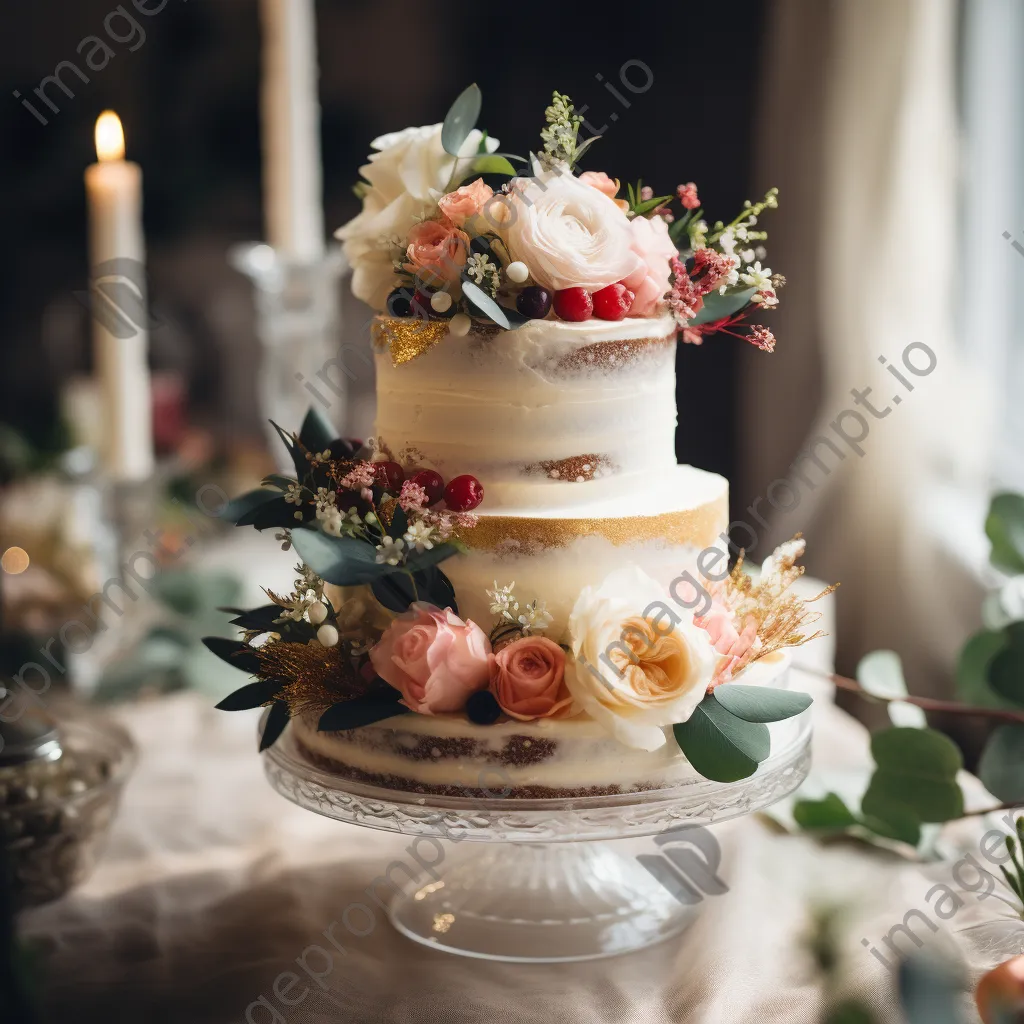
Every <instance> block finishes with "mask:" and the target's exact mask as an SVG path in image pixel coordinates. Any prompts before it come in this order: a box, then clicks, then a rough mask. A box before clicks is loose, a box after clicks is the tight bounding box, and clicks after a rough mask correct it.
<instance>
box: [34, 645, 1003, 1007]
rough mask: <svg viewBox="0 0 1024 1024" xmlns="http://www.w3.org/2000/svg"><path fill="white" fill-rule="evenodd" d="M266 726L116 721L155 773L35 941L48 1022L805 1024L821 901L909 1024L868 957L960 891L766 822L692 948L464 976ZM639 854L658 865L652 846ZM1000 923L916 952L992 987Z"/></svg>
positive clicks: (805, 659) (828, 727)
mask: <svg viewBox="0 0 1024 1024" xmlns="http://www.w3.org/2000/svg"><path fill="white" fill-rule="evenodd" d="M830 658H831V650H830V648H829V646H828V645H827V643H823V642H816V643H815V645H812V646H810V647H808V648H805V649H803V650H802V652H799V654H798V661H801V662H802V663H803V664H805V665H808V664H817V665H819V666H820V665H821V664H823V663H827V662H828V660H830ZM794 685H795V686H797V687H799V688H805V689H807V690H808V691H810V692H813V693H814V694H815V697H816V700H815V710H814V714H815V751H814V756H815V764H816V770H819V771H820V770H827V771H829V772H830V773H832V774H833V775H834V776H835V777H836V778H839V777H841V776H842V773H844V772H847V773H849V772H861V773H863V772H864V771H865V769H866V767H867V765H868V764H869V763H870V759H869V756H868V752H867V734H866V732H865V731H864V729H863V728H862V727H861V726H860V725H859V724H858V723H856V722H855V721H854V720H853V719H852V718H850V717H849V716H847V715H846V714H844V713H843V712H841V711H840V710H838V709H837V708H836V707H835V706H834V705H833V704H832V703H831V701H830V691H829V687H828V684H826V683H824V682H823V681H822V680H821V679H820V678H819V677H816V676H813V675H810V674H808V673H806V672H801V673H799V677H798V678H797V680H795V683H794ZM256 714H257V713H256V712H253V713H248V712H245V713H235V714H227V713H224V712H219V711H217V710H215V709H214V708H212V707H209V706H208V704H207V703H206V702H204V700H203V699H202V698H200V697H199V696H197V695H195V694H180V695H176V696H173V697H170V698H165V699H161V700H158V701H153V702H150V703H142V704H137V705H134V706H127V707H124V708H121V709H120V710H119V711H118V717H119V718H120V719H121V721H122V722H123V723H124V724H125V725H126V726H127V727H128V728H129V730H130V731H131V732H132V734H133V735H134V737H135V739H136V742H137V743H138V745H139V747H140V751H141V759H140V764H139V767H138V770H137V773H136V775H135V777H134V778H133V779H132V781H131V782H130V783H129V786H128V788H127V791H126V794H125V799H124V804H123V807H122V810H121V814H120V816H119V818H118V820H117V822H116V824H115V826H114V830H113V834H112V836H111V840H110V843H109V847H108V849H107V852H106V855H105V856H104V858H103V860H102V861H101V863H100V865H99V867H98V869H97V870H96V872H95V874H94V875H93V876H92V877H91V878H90V879H89V880H88V881H87V882H86V883H85V884H84V885H82V886H81V887H80V888H78V889H77V890H75V891H74V892H73V893H72V894H71V895H69V896H68V897H66V898H65V899H64V900H62V901H60V902H58V903H55V904H51V905H49V906H46V907H42V908H37V909H36V910H33V911H30V912H28V913H27V914H26V915H25V916H24V918H23V922H22V924H23V934H24V935H25V937H26V938H28V939H33V940H39V941H40V942H42V943H44V944H45V946H46V948H47V950H48V953H47V957H46V968H45V972H46V973H45V984H44V992H45V1000H46V1008H47V1010H48V1012H49V1014H50V1015H51V1016H52V1019H53V1020H56V1021H61V1022H64V1021H72V1020H73V1021H76V1022H78V1021H93V1020H96V1021H114V1022H121V1021H124V1022H132V1024H136V1022H145V1024H164V1022H167V1024H240V1022H242V1021H246V1020H248V1021H250V1022H251V1024H263V1022H271V1021H273V1022H276V1024H281V1022H287V1024H314V1022H315V1024H326V1022H328V1021H332V1022H333V1021H346V1022H347V1021H358V1022H366V1024H376V1022H381V1024H383V1022H401V1024H427V1022H443V1024H470V1022H477V1021H481V1022H482V1021H486V1022H488V1024H563V1022H565V1024H568V1022H576V1021H580V1022H583V1021H586V1022H595V1024H596V1022H633V1021H636V1022H640V1021H643V1022H644V1024H732V1022H739V1021H750V1022H754V1021H771V1022H779V1024H789V1022H793V1024H797V1022H799V1024H806V1022H810V1021H814V1020H817V1019H818V1014H819V1010H820V1004H821V999H822V996H821V991H820V985H819V983H818V980H817V979H816V978H815V976H814V974H813V972H812V971H811V969H810V965H809V961H808V960H807V958H806V956H805V955H804V953H803V951H802V947H801V935H802V934H803V933H804V931H805V929H806V928H807V922H808V915H809V912H810V908H811V907H812V906H813V905H814V903H815V901H828V902H829V903H842V904H850V905H851V906H852V908H853V909H852V910H851V917H850V921H849V928H848V936H849V941H848V943H847V946H848V950H847V963H848V972H847V973H848V975H849V983H850V985H851V986H852V987H853V988H855V989H857V990H863V991H864V992H866V993H871V999H872V1001H873V1003H874V1005H875V1006H876V1007H877V1010H878V1020H879V1021H880V1022H890V1021H892V1022H895V1021H897V1020H899V1019H900V1018H899V1016H898V1014H897V1012H896V1010H895V1003H894V997H893V995H892V980H891V977H890V975H889V973H888V971H887V970H886V968H885V967H884V966H883V965H882V964H881V963H880V962H879V961H878V960H877V959H875V958H874V957H873V956H872V955H871V953H870V950H869V949H866V948H865V947H864V946H863V945H862V944H861V939H867V940H869V943H870V944H872V945H874V946H875V948H879V947H881V939H882V936H884V935H885V934H886V933H887V932H888V930H889V929H890V928H891V927H892V926H893V925H894V924H897V923H899V922H901V921H903V919H904V915H905V914H906V912H907V911H908V910H910V909H911V908H915V907H918V908H921V907H926V906H927V904H926V902H925V895H926V894H927V893H928V891H929V889H930V887H931V886H932V885H933V884H934V881H935V880H936V879H938V880H940V881H945V882H947V883H948V882H951V879H950V877H949V875H950V865H949V864H948V863H946V864H933V865H928V866H922V865H920V864H917V863H911V862H909V861H906V860H903V859H901V858H899V857H897V856H894V855H892V854H890V853H888V852H885V851H879V850H873V849H869V848H867V847H864V846H859V845H855V844H853V843H850V842H846V841H842V842H836V843H831V844H827V845H826V844H821V843H818V842H816V841H814V840H811V839H809V838H807V837H805V836H792V835H785V834H779V832H778V831H777V830H776V829H773V828H772V827H771V826H770V824H769V823H766V822H765V821H764V820H763V819H760V818H750V819H744V820H740V821H737V822H732V823H727V824H725V825H721V826H716V827H715V833H716V835H717V836H718V838H719V840H720V842H721V845H722V848H723V861H722V871H721V874H722V876H723V877H724V878H725V880H726V881H727V883H728V886H729V891H728V892H727V893H725V894H724V895H721V896H716V897H709V898H707V899H706V900H705V902H704V904H703V907H702V911H703V912H702V914H701V916H700V917H699V919H698V920H697V922H696V923H695V924H694V926H693V927H692V928H691V929H690V930H689V931H688V932H687V933H686V934H685V935H683V936H681V937H679V938H677V939H673V940H671V941H668V942H665V943H663V944H661V945H660V946H656V947H652V948H650V949H648V950H646V951H642V952H639V953H635V954H631V955H628V956H625V957H621V958H617V959H613V960H604V961H596V962H590V963H583V964H569V965H564V964H563V965H554V966H547V965H522V966H520V965H507V964H500V963H491V962H485V961H474V960H466V959H462V958H458V957H451V956H448V955H446V954H443V953H440V952H436V951H433V950H429V949H425V948H422V947H420V946H418V945H415V944H414V943H412V942H409V941H408V940H406V939H404V938H402V937H401V936H400V935H398V934H397V933H396V932H394V931H393V930H392V929H391V927H390V926H389V925H388V923H387V921H386V920H385V918H384V914H383V911H382V910H381V908H380V907H379V906H377V905H376V904H374V903H373V901H372V900H371V899H370V898H369V897H367V895H366V893H365V889H366V888H367V886H368V885H369V884H370V882H371V881H372V880H373V879H374V878H375V877H377V876H378V875H380V874H381V873H382V872H383V871H384V870H385V869H386V867H387V865H388V864H389V863H390V862H391V861H393V860H394V859H396V858H397V857H399V856H401V855H402V853H403V851H404V850H405V848H406V847H407V846H408V844H409V842H410V838H409V837H404V836H399V835H395V834H391V833H384V832H372V831H368V830H365V829H359V828H355V827H351V826H347V825H343V824H340V823H338V822H334V821H331V820H328V819H326V818H321V817H319V816H318V815H314V814H310V813H308V812H306V811H303V810H301V809H300V808H298V807H296V806H293V805H292V804H290V803H288V802H287V801H285V800H284V799H282V798H281V797H280V796H278V795H277V794H276V793H275V792H273V791H272V790H271V789H270V787H269V785H267V783H266V782H265V780H264V779H263V777H262V767H261V763H260V759H259V758H258V757H257V755H256V750H255V728H256V717H255V716H256ZM979 799H980V800H982V801H984V799H985V797H984V795H983V794H982V795H981V797H979ZM983 830H984V828H983V826H982V824H981V823H980V821H979V820H977V819H971V820H968V821H965V822H962V823H957V824H956V825H952V826H948V827H947V829H946V832H944V835H945V836H947V842H948V843H949V844H950V845H951V846H952V847H954V848H956V849H961V848H962V849H964V850H971V849H973V850H974V851H975V852H976V851H977V844H978V841H979V838H980V836H981V834H982V832H983ZM626 846H629V847H635V849H636V852H641V851H642V850H647V851H653V850H654V844H653V840H650V839H642V840H635V841H629V842H628V843H626ZM965 884H966V885H968V886H969V885H970V884H972V883H971V882H970V879H967V880H966V883H965ZM961 888H962V887H961ZM355 903H363V904H366V905H368V907H369V908H370V910H371V912H372V919H371V918H368V917H367V916H366V915H365V914H362V912H360V914H361V916H360V917H358V918H353V919H352V920H353V921H354V923H355V927H356V929H357V930H361V931H365V932H366V934H365V935H364V936H362V937H358V938H357V937H353V936H352V935H351V934H350V933H349V932H348V931H346V930H345V929H344V928H342V927H340V926H339V925H335V926H333V927H332V922H335V921H339V919H340V915H341V914H342V912H343V911H344V910H345V909H346V908H348V907H350V906H351V905H352V904H355ZM996 903H997V901H995V900H994V899H988V900H986V901H984V902H979V901H978V900H977V898H976V897H975V896H971V895H969V894H965V904H966V905H965V907H964V909H963V910H961V911H960V912H959V913H958V914H957V915H956V917H955V919H953V920H951V921H948V922H939V925H938V931H937V932H935V933H933V932H932V931H931V930H930V927H927V928H926V927H924V926H923V925H922V926H921V927H918V928H916V930H917V931H918V932H919V933H921V935H922V938H923V939H924V940H926V944H927V945H928V946H929V947H933V948H935V947H938V946H942V945H948V946H952V947H957V948H959V949H960V950H961V951H962V952H963V954H964V955H965V956H966V957H967V959H968V961H969V963H970V965H971V968H972V969H973V971H974V973H975V974H978V973H980V970H981V969H982V968H983V967H987V966H989V965H990V964H991V963H994V962H997V961H998V960H999V959H1004V958H1005V955H1006V954H1002V955H998V954H997V953H996V952H994V951H993V950H992V949H988V950H984V949H982V950H979V949H978V948H977V947H978V937H977V934H976V931H977V930H975V931H971V932H965V931H964V927H965V926H966V925H968V924H973V923H975V922H976V921H978V920H991V919H995V918H998V917H1000V916H1002V917H1003V918H1006V916H1007V915H1006V908H1005V907H1003V905H1002V904H999V905H998V906H992V905H994V904H996ZM1017 924H1018V925H1019V922H1018V923H1017ZM1007 927H1009V928H1011V929H1012V928H1014V927H1017V925H1013V924H1009V923H1008V924H1007ZM325 931H326V933H327V934H326V935H325ZM1014 934H1016V933H1014ZM981 937H982V939H985V940H987V939H988V938H989V935H988V932H986V931H985V930H982V936H981ZM332 938H333V939H334V940H335V943H336V944H335V945H332V942H331V939H332ZM339 946H340V947H343V948H344V952H341V951H340V949H339V948H338V947H339ZM881 948H882V949H883V950H884V947H881ZM289 1001H291V1003H292V1004H294V1005H291V1004H290V1002H289ZM967 1006H968V1003H967V1002H966V1001H965V1008H967ZM965 1020H968V1021H971V1022H976V1021H977V1017H976V1016H974V1015H973V1010H971V1011H970V1014H969V1015H965Z"/></svg>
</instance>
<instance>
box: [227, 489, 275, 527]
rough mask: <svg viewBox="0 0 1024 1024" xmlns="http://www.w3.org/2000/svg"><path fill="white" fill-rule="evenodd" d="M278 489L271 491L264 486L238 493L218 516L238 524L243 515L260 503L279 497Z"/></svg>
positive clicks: (263, 503)
mask: <svg viewBox="0 0 1024 1024" xmlns="http://www.w3.org/2000/svg"><path fill="white" fill-rule="evenodd" d="M279 496H280V495H279V492H278V491H272V490H269V489H268V488H265V487H258V488H256V490H253V491H246V492H245V494H240V495H238V497H237V498H232V499H231V500H230V501H229V502H228V503H227V504H226V505H225V506H224V508H223V509H221V512H220V518H221V519H226V520H227V521H228V522H229V523H234V524H235V525H236V526H237V525H239V524H238V521H239V519H241V518H242V517H243V516H246V515H248V514H249V513H250V512H252V511H253V510H254V509H258V508H259V507H260V506H261V505H265V504H266V503H267V502H268V501H273V500H274V498H277V497H279Z"/></svg>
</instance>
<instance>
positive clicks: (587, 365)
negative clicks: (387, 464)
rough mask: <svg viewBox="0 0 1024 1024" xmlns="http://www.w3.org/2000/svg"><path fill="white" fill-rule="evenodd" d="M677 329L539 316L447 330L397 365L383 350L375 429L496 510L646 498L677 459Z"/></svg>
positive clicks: (667, 322)
mask: <svg viewBox="0 0 1024 1024" xmlns="http://www.w3.org/2000/svg"><path fill="white" fill-rule="evenodd" d="M675 330H676V328H675V324H674V323H673V321H672V319H671V317H659V318H656V319H627V320H623V321H618V322H607V321H602V320H589V321H586V322H584V323H567V322H564V321H553V320H535V321H531V322H529V323H527V324H525V325H524V326H522V327H519V328H518V329H516V330H513V331H501V332H499V333H497V334H486V335H485V334H477V333H472V334H470V335H468V336H467V337H464V338H456V337H453V336H450V335H449V336H448V337H446V338H445V339H444V341H443V342H442V343H441V344H438V345H436V346H434V347H433V348H432V349H430V350H429V351H427V352H425V353H424V354H422V355H420V356H418V357H417V358H416V359H414V360H412V361H410V362H407V363H403V364H402V365H400V366H393V365H392V362H391V358H390V356H389V354H388V352H387V351H386V350H385V351H380V352H378V354H377V424H376V433H377V435H378V436H379V437H381V438H383V439H384V441H385V442H386V443H387V444H388V445H389V446H390V447H391V448H392V450H394V451H396V452H397V451H400V450H402V449H405V448H411V449H415V450H416V452H417V460H416V461H417V462H418V463H419V464H421V465H429V466H433V467H435V468H436V469H437V470H438V471H439V472H441V474H442V475H443V476H444V477H445V478H450V477H451V476H455V475H458V474H460V473H471V474H472V475H473V476H475V477H476V478H477V479H478V480H479V481H480V482H481V483H482V484H483V486H484V491H485V494H486V496H487V497H486V502H487V511H488V512H491V513H494V512H509V513H513V514H514V513H515V512H516V511H518V510H520V509H529V510H530V511H531V512H532V513H533V514H537V512H538V511H542V510H547V511H548V512H549V514H550V513H556V514H557V510H563V509H564V510H569V509H574V508H577V507H578V506H579V505H580V503H581V502H586V503H588V504H589V503H591V502H594V501H602V500H603V499H612V500H614V499H616V498H619V499H621V496H622V495H623V494H624V493H627V492H628V491H630V490H632V489H634V487H636V488H637V489H639V485H640V484H641V483H642V484H643V485H644V490H645V491H647V490H649V489H650V487H651V486H652V485H653V484H655V483H656V481H658V480H659V479H662V480H664V479H666V478H667V477H668V476H670V475H672V472H673V467H674V466H675V464H676V459H675V425H676V400H675ZM581 483H586V484H587V486H586V487H585V488H581V487H580V486H579V485H580V484H581Z"/></svg>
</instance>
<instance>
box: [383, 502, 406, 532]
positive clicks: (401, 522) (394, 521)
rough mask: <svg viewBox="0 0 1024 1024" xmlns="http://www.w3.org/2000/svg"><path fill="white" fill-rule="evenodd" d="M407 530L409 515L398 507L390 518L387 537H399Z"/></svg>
mask: <svg viewBox="0 0 1024 1024" xmlns="http://www.w3.org/2000/svg"><path fill="white" fill-rule="evenodd" d="M408 528H409V513H408V512H406V511H405V509H404V508H402V506H401V505H399V506H398V507H397V508H396V509H395V512H394V515H393V516H392V517H391V526H390V527H389V528H388V536H389V537H395V538H398V537H401V536H403V535H404V534H405V531H406V530H407V529H408Z"/></svg>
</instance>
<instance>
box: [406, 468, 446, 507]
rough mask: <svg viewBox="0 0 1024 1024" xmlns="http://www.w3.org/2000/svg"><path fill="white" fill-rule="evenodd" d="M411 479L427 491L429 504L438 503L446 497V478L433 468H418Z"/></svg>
mask: <svg viewBox="0 0 1024 1024" xmlns="http://www.w3.org/2000/svg"><path fill="white" fill-rule="evenodd" d="M409 480H410V482H411V483H414V484H419V485H420V487H422V488H423V490H425V491H426V492H427V504H428V505H436V504H437V503H438V502H439V501H440V500H441V499H442V498H443V497H444V479H443V478H442V477H441V474H440V473H437V472H435V471H434V470H432V469H421V470H418V471H417V472H415V473H413V475H412V476H411V477H409Z"/></svg>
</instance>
